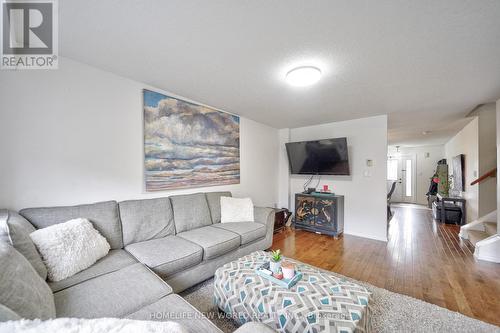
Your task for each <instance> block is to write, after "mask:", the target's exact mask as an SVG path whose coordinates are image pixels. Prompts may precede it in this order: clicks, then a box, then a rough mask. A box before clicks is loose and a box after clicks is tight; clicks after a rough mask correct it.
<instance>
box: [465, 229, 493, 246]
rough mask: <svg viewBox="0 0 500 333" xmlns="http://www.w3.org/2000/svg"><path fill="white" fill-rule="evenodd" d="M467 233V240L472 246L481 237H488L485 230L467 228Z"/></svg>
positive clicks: (481, 238)
mask: <svg viewBox="0 0 500 333" xmlns="http://www.w3.org/2000/svg"><path fill="white" fill-rule="evenodd" d="M467 233H468V234H469V241H470V242H471V243H472V245H474V246H475V245H476V243H477V242H479V241H480V240H483V239H485V238H488V237H489V236H490V235H488V234H487V233H486V232H485V231H479V230H468V231H467Z"/></svg>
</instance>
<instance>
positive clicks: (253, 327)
mask: <svg viewBox="0 0 500 333" xmlns="http://www.w3.org/2000/svg"><path fill="white" fill-rule="evenodd" d="M257 332H258V333H275V332H276V331H275V330H273V329H272V328H271V327H269V326H267V325H264V324H262V323H256V322H248V323H246V324H244V325H243V326H240V327H239V328H238V329H237V330H236V331H234V333H257Z"/></svg>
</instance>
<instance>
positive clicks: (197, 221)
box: [170, 193, 212, 233]
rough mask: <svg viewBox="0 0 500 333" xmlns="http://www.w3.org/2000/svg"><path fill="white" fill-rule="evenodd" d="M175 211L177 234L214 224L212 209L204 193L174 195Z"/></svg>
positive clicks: (172, 197) (172, 198) (172, 200)
mask: <svg viewBox="0 0 500 333" xmlns="http://www.w3.org/2000/svg"><path fill="white" fill-rule="evenodd" d="M170 200H171V202H172V208H173V210H174V220H175V230H176V232H177V233H180V232H183V231H188V230H193V229H196V228H200V227H204V226H208V225H211V224H212V218H211V217H210V209H209V208H208V203H207V198H206V197H205V194H204V193H195V194H187V195H174V196H171V197H170Z"/></svg>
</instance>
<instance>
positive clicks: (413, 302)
mask: <svg viewBox="0 0 500 333" xmlns="http://www.w3.org/2000/svg"><path fill="white" fill-rule="evenodd" d="M330 273H332V272H330ZM333 274H334V275H336V276H339V277H344V276H343V275H340V274H337V273H333ZM344 278H346V279H347V280H350V281H353V282H355V283H358V284H360V285H363V286H364V287H366V288H367V289H368V290H370V291H371V292H372V293H373V295H372V300H371V302H370V307H371V311H372V313H371V316H372V332H377V333H379V332H380V333H396V332H398V333H399V332H412V333H413V332H414V333H424V332H425V333H441V332H442V333H449V332H454V333H472V332H474V333H483V332H484V333H493V332H495V333H500V328H499V327H497V326H494V325H491V324H488V323H485V322H482V321H480V320H477V319H473V318H469V317H467V316H464V315H462V314H460V313H458V312H453V311H450V310H448V309H445V308H442V307H439V306H437V305H434V304H431V303H427V302H424V301H421V300H418V299H416V298H413V297H410V296H406V295H402V294H398V293H394V292H392V291H389V290H386V289H383V288H378V287H375V286H373V285H371V284H368V283H364V282H360V281H357V280H354V279H350V278H348V277H344ZM213 290H214V288H213V278H212V279H209V280H206V281H205V282H202V283H200V284H198V285H196V286H194V287H192V288H190V289H187V290H186V291H184V292H182V293H181V296H182V297H184V299H185V300H186V301H188V302H189V303H191V304H192V305H193V306H194V307H195V308H197V309H198V310H199V311H201V312H203V313H204V314H205V315H206V316H207V317H208V318H209V319H210V320H212V322H213V323H214V324H215V325H217V326H218V327H219V328H220V329H221V330H222V331H224V332H225V333H229V332H233V331H234V330H235V329H237V328H238V324H237V323H236V322H235V321H233V320H232V319H230V317H228V316H224V315H222V314H221V313H220V312H219V310H218V309H217V307H216V306H215V305H214V304H213Z"/></svg>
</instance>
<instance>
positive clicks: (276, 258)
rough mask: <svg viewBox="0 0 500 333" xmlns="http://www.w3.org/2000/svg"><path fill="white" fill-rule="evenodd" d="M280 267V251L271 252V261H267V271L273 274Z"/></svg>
mask: <svg viewBox="0 0 500 333" xmlns="http://www.w3.org/2000/svg"><path fill="white" fill-rule="evenodd" d="M280 267H281V251H280V250H276V251H272V252H271V260H270V261H269V269H270V270H271V272H273V273H278V272H279V270H280Z"/></svg>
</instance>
